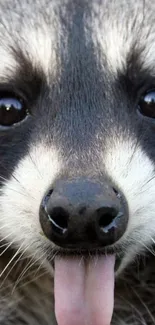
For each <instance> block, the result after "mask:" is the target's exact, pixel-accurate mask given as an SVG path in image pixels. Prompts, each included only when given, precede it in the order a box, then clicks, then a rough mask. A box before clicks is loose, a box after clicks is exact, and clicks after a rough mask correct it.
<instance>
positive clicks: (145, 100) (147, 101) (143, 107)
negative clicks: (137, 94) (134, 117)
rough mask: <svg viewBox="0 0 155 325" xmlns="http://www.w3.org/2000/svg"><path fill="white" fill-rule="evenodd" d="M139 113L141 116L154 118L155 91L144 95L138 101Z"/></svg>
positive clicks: (152, 90)
mask: <svg viewBox="0 0 155 325" xmlns="http://www.w3.org/2000/svg"><path fill="white" fill-rule="evenodd" d="M138 106H139V111H140V113H141V114H142V115H144V116H147V117H150V118H155V89H151V90H149V91H148V92H147V93H145V94H144V95H143V96H142V97H141V99H140V101H139V105H138Z"/></svg>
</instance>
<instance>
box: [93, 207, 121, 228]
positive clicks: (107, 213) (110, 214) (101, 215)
mask: <svg viewBox="0 0 155 325" xmlns="http://www.w3.org/2000/svg"><path fill="white" fill-rule="evenodd" d="M97 215H98V225H99V228H100V229H101V230H102V231H104V232H108V230H109V229H111V228H112V227H115V226H116V225H115V219H116V217H117V215H118V211H117V210H116V209H115V208H109V207H106V208H105V207H104V208H99V209H98V210H97Z"/></svg>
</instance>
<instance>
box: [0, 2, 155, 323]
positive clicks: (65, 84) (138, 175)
mask: <svg viewBox="0 0 155 325" xmlns="http://www.w3.org/2000/svg"><path fill="white" fill-rule="evenodd" d="M152 6H154V5H153V4H152V2H151V1H149V0H148V1H145V5H144V3H142V2H141V1H137V2H136V3H135V1H130V3H127V2H126V1H123V0H122V1H119V4H118V3H116V1H110V2H109V1H96V0H92V1H89V2H88V1H87V0H85V1H70V0H66V1H63V3H62V1H61V0H59V1H57V0H53V1H51V2H50V3H48V5H47V6H45V1H43V0H38V1H35V2H33V3H31V4H30V3H29V4H28V3H27V1H22V3H21V2H20V3H19V1H17V2H16V5H14V1H10V0H9V1H5V4H3V5H0V12H1V21H0V37H1V45H0V60H1V65H0V156H1V164H0V181H1V199H0V200H1V201H0V213H1V217H0V235H1V238H2V240H5V241H6V242H8V243H10V245H11V246H12V247H13V248H14V249H16V253H15V254H16V255H17V254H32V255H33V257H34V259H35V260H36V261H39V262H40V263H42V264H44V266H45V267H47V268H51V261H52V260H54V263H55V303H56V315H57V319H58V324H59V325H65V324H67V325H70V324H72V325H73V324H82V323H84V321H87V322H88V323H90V322H92V323H93V324H96V325H100V324H103V323H104V324H106V325H107V324H110V320H111V315H112V311H113V296H114V271H115V269H114V265H115V260H116V261H117V262H118V265H119V267H118V269H117V273H118V274H119V272H121V271H122V270H123V269H124V268H125V267H126V266H127V265H128V263H129V262H131V261H133V259H134V258H135V256H136V255H137V254H140V253H142V252H143V251H144V250H146V248H147V247H149V246H150V245H152V244H154V240H155V239H154V238H155V230H154V229H155V219H154V213H155V202H154V191H155V174H154V162H155V150H154V147H155V140H154V132H155V119H154V118H155V78H154V75H155V74H154V59H155V56H154V48H155V27H154V26H155V24H154V16H153V10H152ZM154 9H155V8H154ZM23 13H24V14H23ZM8 17H10V18H9V19H8ZM60 255H61V256H62V258H61V259H59V256H60ZM70 255H72V257H69V256H70ZM90 255H95V256H96V257H95V263H94V260H93V259H89V258H88V256H90ZM56 256H57V257H56ZM64 256H66V257H64ZM83 257H84V258H83ZM81 258H82V260H81ZM80 260H81V262H80ZM3 271H4V270H3ZM101 289H102V290H101ZM96 297H97V301H101V304H100V303H97V302H96ZM105 300H106V304H105ZM86 302H87V304H86ZM102 302H103V304H102ZM104 304H105V305H104Z"/></svg>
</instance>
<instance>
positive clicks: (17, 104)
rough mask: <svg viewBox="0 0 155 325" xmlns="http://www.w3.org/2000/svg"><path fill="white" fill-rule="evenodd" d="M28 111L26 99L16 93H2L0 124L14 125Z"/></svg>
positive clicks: (22, 118)
mask: <svg viewBox="0 0 155 325" xmlns="http://www.w3.org/2000/svg"><path fill="white" fill-rule="evenodd" d="M27 114H28V111H27V109H26V105H25V103H24V101H23V100H22V99H20V98H18V97H16V96H15V95H14V94H10V93H0V125H1V126H6V127H7V126H8V127H9V126H12V125H14V124H16V123H19V122H21V121H22V120H24V119H25V117H26V116H27Z"/></svg>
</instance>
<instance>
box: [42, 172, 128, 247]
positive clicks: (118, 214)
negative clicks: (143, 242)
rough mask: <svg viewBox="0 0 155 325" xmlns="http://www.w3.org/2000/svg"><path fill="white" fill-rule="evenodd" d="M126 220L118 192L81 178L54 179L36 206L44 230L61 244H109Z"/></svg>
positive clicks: (91, 245)
mask: <svg viewBox="0 0 155 325" xmlns="http://www.w3.org/2000/svg"><path fill="white" fill-rule="evenodd" d="M127 221H128V213H127V208H126V205H125V204H124V200H122V197H121V194H118V192H116V190H114V189H113V188H112V187H111V186H110V185H109V184H107V183H105V182H104V183H100V182H96V181H94V180H88V179H83V178H80V179H74V180H59V181H57V182H56V183H55V186H54V187H53V189H52V190H50V191H49V192H48V193H47V194H46V195H45V197H44V198H43V200H42V203H41V206H40V223H41V226H42V229H43V231H44V234H45V235H46V237H47V238H48V239H50V240H51V241H52V242H54V243H55V244H56V245H58V246H60V247H63V248H69V249H70V248H71V249H93V248H102V247H104V246H109V245H112V244H114V243H115V242H116V241H117V240H118V239H120V237H121V236H122V235H123V234H124V232H125V230H126V227H127Z"/></svg>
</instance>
